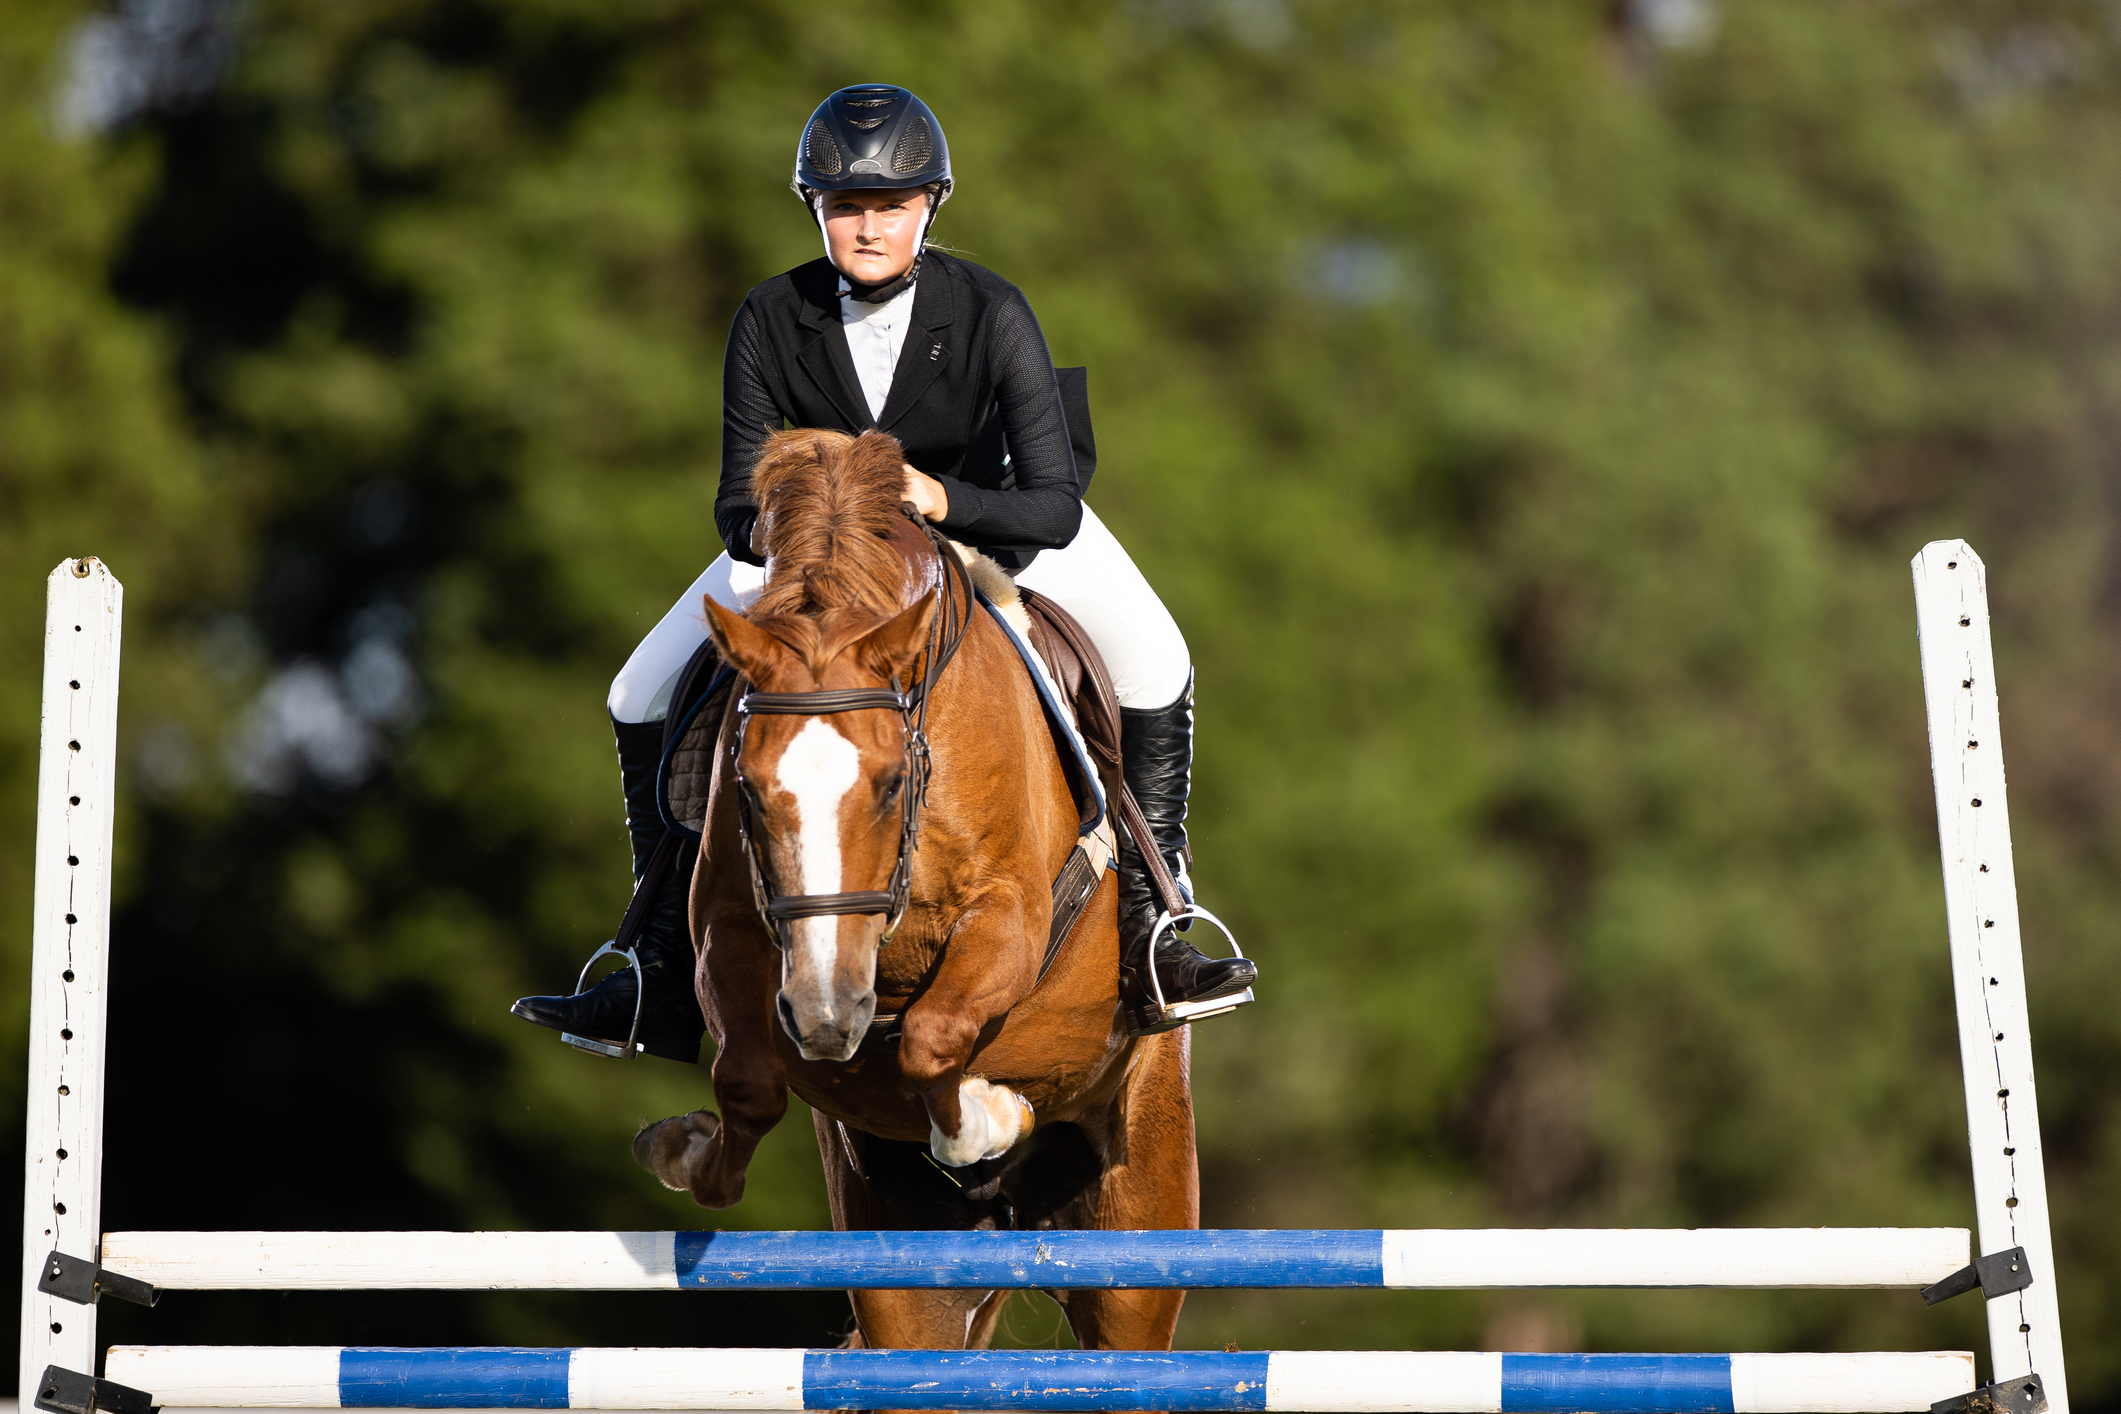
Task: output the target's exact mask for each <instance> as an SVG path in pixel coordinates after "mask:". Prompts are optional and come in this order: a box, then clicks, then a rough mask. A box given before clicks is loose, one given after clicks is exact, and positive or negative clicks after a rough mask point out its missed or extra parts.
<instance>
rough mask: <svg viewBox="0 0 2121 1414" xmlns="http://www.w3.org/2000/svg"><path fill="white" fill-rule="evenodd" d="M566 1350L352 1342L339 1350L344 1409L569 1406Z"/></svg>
mask: <svg viewBox="0 0 2121 1414" xmlns="http://www.w3.org/2000/svg"><path fill="white" fill-rule="evenodd" d="M571 1354H572V1352H571V1351H569V1350H567V1349H565V1348H561V1349H557V1350H554V1349H509V1348H506V1347H495V1348H486V1349H468V1350H467V1349H457V1350H451V1349H440V1350H403V1349H391V1348H381V1347H374V1346H368V1347H362V1346H351V1345H350V1346H347V1347H346V1348H345V1349H344V1350H341V1351H340V1352H339V1407H340V1408H342V1409H565V1408H566V1407H567V1362H568V1357H569V1356H570V1355H571Z"/></svg>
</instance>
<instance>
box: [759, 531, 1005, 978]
mask: <svg viewBox="0 0 2121 1414" xmlns="http://www.w3.org/2000/svg"><path fill="white" fill-rule="evenodd" d="M904 510H905V513H906V514H907V516H908V517H909V518H910V519H912V520H913V522H914V524H916V525H917V526H919V527H920V529H921V532H922V533H923V534H924V535H926V536H927V537H928V542H929V544H930V545H932V546H933V547H934V548H935V553H936V558H937V560H938V561H940V563H941V565H942V566H943V573H942V576H941V580H942V594H941V597H940V602H938V603H937V605H936V613H935V617H934V619H932V620H931V621H930V623H929V626H928V647H927V650H926V656H927V666H926V670H925V671H924V672H923V673H922V675H921V680H920V681H919V682H918V683H916V684H915V685H914V688H913V690H912V691H911V692H902V691H900V689H899V685H898V680H897V679H896V678H893V679H892V683H891V686H890V687H853V688H823V689H820V690H818V691H816V692H746V693H745V694H744V695H743V696H742V697H741V698H739V699H738V701H737V705H736V710H737V714H738V717H737V739H736V751H735V756H734V758H733V759H734V760H736V761H739V762H740V761H741V760H742V759H743V752H744V733H745V731H746V730H747V729H748V728H749V727H750V725H751V718H753V717H759V716H783V717H822V716H828V715H830V714H832V713H836V712H868V711H886V710H888V711H892V712H896V713H898V714H899V721H900V723H901V724H902V725H903V727H904V729H905V740H906V779H905V780H904V782H903V783H902V784H901V785H900V786H899V838H898V858H897V860H896V861H895V862H894V863H893V864H892V866H891V882H890V885H889V887H887V888H882V889H856V890H852V891H850V892H846V893H837V894H780V893H776V892H775V891H774V887H773V882H772V880H771V879H770V878H769V877H768V876H767V873H766V866H765V865H764V863H762V862H761V860H760V858H759V851H758V847H757V845H756V844H754V843H753V841H754V838H755V837H756V835H757V828H756V826H755V824H754V822H753V820H752V818H751V787H750V786H749V785H748V784H747V783H746V782H745V780H744V776H743V771H742V768H741V766H739V767H738V768H737V770H736V781H737V796H736V820H737V841H738V844H739V846H740V847H741V849H742V850H743V854H744V862H745V864H747V865H748V866H749V867H750V870H751V893H752V898H753V901H754V902H755V903H756V904H757V905H758V910H759V917H760V918H761V919H763V920H764V921H765V924H766V928H767V931H768V932H770V933H771V934H772V935H773V940H774V942H775V943H777V944H778V945H779V946H780V947H781V948H782V949H783V950H784V951H785V950H786V949H787V947H788V945H789V938H788V925H789V924H790V923H792V922H794V921H795V920H796V919H798V918H833V917H838V916H841V915H854V914H867V913H881V914H883V915H884V936H883V941H884V942H887V943H888V942H890V941H891V938H892V935H893V934H895V933H896V932H897V931H898V925H899V921H900V920H901V919H903V918H904V917H905V916H906V904H907V901H908V899H909V898H911V896H912V893H913V856H914V853H915V852H916V851H917V850H919V848H920V835H921V806H922V805H924V804H925V803H926V802H927V799H928V775H929V769H930V761H929V756H928V700H929V697H930V695H931V693H932V692H933V690H934V687H935V684H936V682H937V681H938V680H940V679H941V677H942V675H943V669H944V668H945V667H947V666H949V663H950V660H951V658H953V657H955V656H956V654H957V650H958V645H960V644H961V643H963V642H964V641H965V635H966V633H968V632H969V631H970V630H971V625H972V597H973V591H972V575H971V572H970V571H969V570H967V569H966V568H965V565H964V562H963V561H961V560H959V559H958V557H957V552H956V551H954V550H952V549H951V548H950V546H949V544H948V542H946V541H945V540H944V539H943V537H942V535H941V534H940V533H939V532H937V531H936V530H935V529H934V528H933V527H931V526H930V525H929V524H928V523H927V521H925V520H923V519H922V518H921V517H920V516H919V515H918V514H916V513H915V512H914V510H913V508H912V507H911V506H910V505H909V506H906V507H904ZM953 590H954V591H955V593H953ZM960 605H961V606H962V610H963V616H962V622H958V620H959V608H960Z"/></svg>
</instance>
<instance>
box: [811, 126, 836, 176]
mask: <svg viewBox="0 0 2121 1414" xmlns="http://www.w3.org/2000/svg"><path fill="white" fill-rule="evenodd" d="M803 155H804V156H805V157H807V158H809V159H810V165H811V166H812V167H815V168H816V169H817V170H818V171H820V172H822V173H824V174H825V175H826V176H828V177H836V176H838V175H839V171H840V148H839V144H838V143H836V142H834V141H833V140H832V134H831V133H830V132H828V131H826V128H825V124H824V122H823V120H822V119H820V120H816V121H813V122H812V123H811V124H810V131H809V132H807V133H804V134H803Z"/></svg>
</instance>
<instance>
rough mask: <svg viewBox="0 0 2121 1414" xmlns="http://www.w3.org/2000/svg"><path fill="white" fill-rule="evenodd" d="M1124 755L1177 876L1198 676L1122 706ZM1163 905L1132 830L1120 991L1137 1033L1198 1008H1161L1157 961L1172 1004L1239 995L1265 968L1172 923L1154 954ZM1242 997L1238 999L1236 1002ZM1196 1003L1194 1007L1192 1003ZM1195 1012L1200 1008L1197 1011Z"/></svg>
mask: <svg viewBox="0 0 2121 1414" xmlns="http://www.w3.org/2000/svg"><path fill="white" fill-rule="evenodd" d="M1119 723H1120V727H1119V737H1120V756H1121V761H1122V769H1123V770H1124V771H1125V772H1126V777H1127V787H1128V789H1130V790H1132V791H1133V792H1134V800H1135V803H1136V804H1138V805H1140V806H1141V808H1142V814H1143V816H1145V817H1146V818H1147V819H1148V822H1149V832H1150V833H1151V834H1152V835H1154V836H1155V837H1156V846H1157V852H1158V853H1159V854H1161V855H1162V856H1163V858H1164V862H1165V864H1166V865H1168V866H1169V867H1170V870H1171V874H1172V877H1173V878H1178V877H1180V876H1181V875H1182V874H1183V873H1184V871H1185V861H1186V859H1187V851H1186V794H1187V791H1188V790H1189V789H1190V787H1191V785H1192V779H1193V684H1192V681H1191V680H1190V679H1189V680H1188V681H1187V683H1186V690H1185V692H1184V693H1182V694H1180V696H1179V699H1178V700H1177V701H1176V702H1173V703H1172V704H1171V705H1170V706H1168V707H1156V708H1151V709H1148V710H1140V709H1136V708H1132V707H1122V708H1121V709H1120V713H1119ZM1161 912H1162V909H1161V907H1160V906H1159V904H1158V903H1157V898H1156V886H1155V885H1154V884H1153V883H1152V882H1151V881H1150V878H1149V870H1148V866H1147V864H1146V863H1145V862H1144V861H1143V859H1142V857H1141V855H1140V854H1139V853H1137V852H1136V850H1135V847H1134V844H1133V842H1132V841H1130V840H1128V839H1127V838H1126V837H1125V835H1124V834H1122V836H1121V840H1120V847H1119V958H1120V964H1119V995H1120V1004H1121V1005H1122V1006H1123V1007H1124V1008H1125V1009H1126V1013H1127V1023H1128V1029H1129V1030H1130V1031H1132V1032H1133V1033H1134V1034H1135V1035H1137V1036H1141V1035H1147V1034H1149V1033H1150V1032H1153V1031H1168V1030H1170V1029H1171V1028H1172V1027H1174V1026H1182V1025H1184V1024H1185V1023H1186V1021H1188V1020H1191V1019H1192V1017H1191V1016H1181V1017H1178V1018H1172V1017H1170V1016H1169V1015H1168V1014H1167V1013H1166V1012H1163V1011H1159V1010H1158V1008H1157V1005H1156V995H1155V990H1154V989H1152V988H1151V986H1150V985H1149V977H1148V967H1149V965H1150V964H1151V963H1152V962H1153V965H1154V967H1155V968H1156V981H1157V983H1158V984H1159V985H1160V986H1161V988H1162V991H1163V998H1164V1003H1165V1005H1166V1006H1167V1007H1168V1006H1172V1005H1175V1004H1177V1003H1181V1002H1205V1001H1211V1000H1214V999H1216V998H1230V997H1237V996H1239V995H1240V994H1241V993H1243V992H1244V991H1245V989H1246V988H1248V987H1250V986H1251V985H1252V983H1253V981H1254V980H1255V979H1256V978H1257V977H1258V976H1259V969H1258V968H1257V967H1255V966H1253V964H1252V963H1251V961H1250V960H1249V959H1246V958H1242V957H1227V958H1209V957H1204V956H1202V955H1201V953H1200V952H1199V951H1198V950H1197V949H1195V948H1194V947H1193V946H1192V944H1190V943H1188V942H1187V941H1186V940H1185V939H1184V938H1181V937H1179V936H1178V935H1177V934H1176V933H1174V932H1173V931H1171V930H1170V929H1166V930H1165V931H1164V934H1163V936H1162V938H1160V939H1159V940H1158V941H1157V945H1156V956H1155V957H1154V959H1151V958H1150V957H1149V935H1150V933H1151V931H1153V930H1154V928H1155V926H1156V919H1157V915H1158V914H1159V913H1161ZM1238 1004H1239V1003H1237V1002H1234V1001H1233V1002H1231V1003H1230V1005H1231V1006H1233V1007H1234V1006H1236V1005H1238ZM1189 1010H1190V1009H1189ZM1213 1012H1214V1009H1213V1008H1208V1009H1207V1014H1213ZM1195 1014H1200V1013H1199V1012H1195Z"/></svg>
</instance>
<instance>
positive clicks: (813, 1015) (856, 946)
mask: <svg viewBox="0 0 2121 1414" xmlns="http://www.w3.org/2000/svg"><path fill="white" fill-rule="evenodd" d="M934 612H935V596H934V594H933V593H932V592H931V593H929V594H926V595H923V596H922V597H921V599H920V601H919V602H917V603H916V604H914V605H913V607H911V608H909V609H905V610H903V611H901V612H899V613H898V614H895V615H889V616H883V615H879V614H877V613H875V612H874V611H868V610H860V609H848V610H844V611H840V610H836V611H832V612H829V613H826V614H824V615H822V616H819V617H813V616H808V615H785V616H762V618H761V620H760V622H758V623H753V622H751V621H750V620H748V619H745V618H742V617H740V616H739V615H737V614H734V613H732V612H730V611H729V610H727V609H724V608H722V607H721V606H720V605H718V604H716V603H714V602H713V601H712V600H709V601H708V603H707V613H708V618H709V626H710V630H711V631H712V633H713V635H714V641H715V645H716V647H718V648H719V649H720V650H721V652H722V656H723V659H724V661H726V662H728V663H729V664H731V665H732V666H733V667H735V668H736V670H737V671H738V672H740V673H742V674H743V675H744V676H745V677H746V678H748V679H750V681H751V684H752V687H753V688H754V689H755V690H756V691H758V692H760V693H769V694H797V693H814V692H829V691H836V690H843V689H862V688H869V689H885V690H889V689H891V688H892V687H893V686H894V685H906V684H908V682H909V674H910V672H911V670H912V668H913V665H914V662H915V660H916V659H917V658H919V656H920V654H921V651H922V649H923V648H925V647H926V645H927V636H928V627H929V621H930V619H931V618H932V617H933V615H934ZM907 732H908V728H907V725H906V722H905V719H904V718H903V717H902V716H901V715H900V714H899V713H898V712H895V711H892V710H889V709H888V708H879V707H865V708H861V709H858V710H853V711H835V712H822V711H821V712H818V713H816V714H814V715H813V714H808V713H805V712H803V711H802V710H801V709H800V704H794V706H793V709H792V710H784V711H779V712H776V713H774V714H772V715H764V714H754V715H747V717H746V719H745V722H744V726H743V731H742V735H741V737H740V739H739V741H738V745H737V771H738V775H739V776H740V778H741V784H740V787H739V788H740V789H742V790H743V791H745V792H746V796H745V801H744V807H745V809H746V811H747V814H748V818H749V822H750V823H749V827H748V828H749V834H750V844H751V848H752V850H753V852H754V856H755V858H756V860H757V862H758V865H759V868H760V870H761V872H762V873H763V875H764V879H765V884H766V891H767V893H768V894H769V895H770V896H773V897H778V898H783V899H793V898H798V897H803V896H815V895H820V894H844V893H856V892H862V891H867V890H877V891H883V890H888V889H889V888H890V886H891V877H892V872H893V869H894V868H895V866H896V865H897V862H898V858H899V851H900V845H901V840H902V838H903V826H904V818H905V817H904V813H903V809H904V807H903V802H902V793H903V792H904V791H906V790H908V789H910V788H911V787H910V783H909V781H908V771H909V769H910V766H911V762H910V760H909V756H908V744H909V743H908V741H907ZM889 921H890V920H888V919H887V918H886V917H885V916H884V915H883V914H882V913H836V914H829V915H825V916H820V917H800V916H798V917H793V918H789V919H788V920H787V921H786V922H784V923H783V924H782V925H781V927H780V929H779V930H778V940H779V941H781V942H782V943H783V946H782V950H781V990H780V995H779V997H778V998H777V999H776V1009H777V1010H778V1012H779V1014H780V1018H781V1026H782V1028H783V1029H785V1030H786V1031H787V1033H788V1035H789V1037H790V1039H792V1040H793V1041H794V1042H795V1044H796V1046H797V1048H798V1049H799V1050H801V1052H802V1053H803V1056H804V1058H805V1059H808V1060H833V1061H843V1060H847V1059H849V1058H851V1057H852V1056H853V1055H854V1051H855V1047H856V1046H858V1045H860V1044H861V1040H862V1035H863V1033H864V1032H866V1031H867V1030H868V1029H869V1022H870V1019H871V1018H872V1017H873V1016H875V1014H876V954H877V948H878V946H879V944H880V942H881V940H882V936H883V932H884V929H885V927H886V925H887V923H888V922H889Z"/></svg>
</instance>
